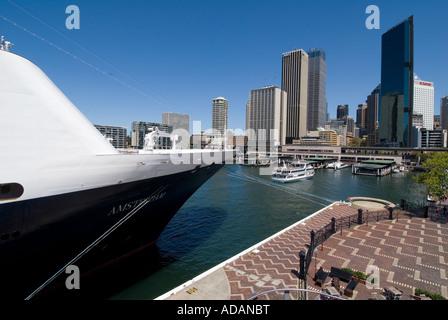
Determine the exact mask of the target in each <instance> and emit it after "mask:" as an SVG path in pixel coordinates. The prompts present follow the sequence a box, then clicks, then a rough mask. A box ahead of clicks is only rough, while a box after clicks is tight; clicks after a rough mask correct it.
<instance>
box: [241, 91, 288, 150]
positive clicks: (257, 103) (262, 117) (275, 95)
mask: <svg viewBox="0 0 448 320" xmlns="http://www.w3.org/2000/svg"><path fill="white" fill-rule="evenodd" d="M286 100H287V97H286V92H285V91H282V90H280V88H279V87H276V86H266V87H263V88H261V89H256V90H251V91H250V99H249V106H248V108H247V111H248V112H247V114H246V117H247V118H246V121H247V123H248V127H247V129H249V132H248V134H249V139H250V140H254V139H257V142H258V143H260V142H261V141H259V140H260V137H261V134H260V133H261V132H260V131H261V130H265V134H266V136H265V141H266V142H265V143H266V145H267V147H268V146H270V145H274V144H275V142H279V143H280V144H282V145H283V144H285V131H286V128H285V126H284V125H283V119H284V118H285V117H286ZM254 135H255V136H254ZM262 139H263V138H262Z"/></svg>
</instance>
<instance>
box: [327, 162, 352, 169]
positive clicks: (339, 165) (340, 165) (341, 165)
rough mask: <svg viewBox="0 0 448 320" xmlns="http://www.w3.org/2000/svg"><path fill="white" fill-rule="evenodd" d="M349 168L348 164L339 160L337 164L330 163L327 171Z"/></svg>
mask: <svg viewBox="0 0 448 320" xmlns="http://www.w3.org/2000/svg"><path fill="white" fill-rule="evenodd" d="M347 167H348V164H345V163H344V162H342V161H340V160H338V161H336V162H332V163H329V164H328V165H327V169H334V170H339V169H344V168H347Z"/></svg>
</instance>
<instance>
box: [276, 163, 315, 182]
mask: <svg viewBox="0 0 448 320" xmlns="http://www.w3.org/2000/svg"><path fill="white" fill-rule="evenodd" d="M314 173H315V172H314V168H313V167H312V166H311V165H310V164H308V163H307V162H303V161H298V162H292V163H289V164H288V165H286V164H285V163H283V167H278V168H277V169H275V170H274V172H273V173H272V181H275V182H294V181H300V180H305V179H311V178H312V177H313V176H314Z"/></svg>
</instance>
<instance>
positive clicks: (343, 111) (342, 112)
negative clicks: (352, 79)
mask: <svg viewBox="0 0 448 320" xmlns="http://www.w3.org/2000/svg"><path fill="white" fill-rule="evenodd" d="M347 116H348V104H340V105H338V108H337V110H336V118H338V119H343V118H344V117H347Z"/></svg>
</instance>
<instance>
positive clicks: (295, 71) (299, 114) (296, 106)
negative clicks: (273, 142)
mask: <svg viewBox="0 0 448 320" xmlns="http://www.w3.org/2000/svg"><path fill="white" fill-rule="evenodd" d="M282 90H283V91H285V92H286V93H287V103H286V121H285V124H286V133H285V134H286V138H285V141H286V143H287V144H290V143H292V140H294V139H299V138H300V137H303V136H305V135H306V131H307V107H308V54H307V53H306V52H305V51H304V50H302V49H300V50H294V51H290V52H285V53H283V54H282Z"/></svg>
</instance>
